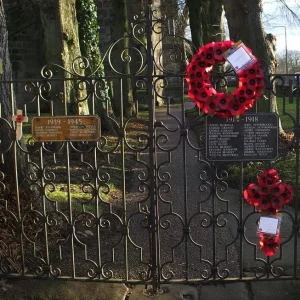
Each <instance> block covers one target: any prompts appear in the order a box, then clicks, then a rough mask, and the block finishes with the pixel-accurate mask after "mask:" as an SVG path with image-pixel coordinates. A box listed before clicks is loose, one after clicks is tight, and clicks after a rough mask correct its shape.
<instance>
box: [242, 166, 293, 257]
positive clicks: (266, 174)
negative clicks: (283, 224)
mask: <svg viewBox="0 0 300 300" xmlns="http://www.w3.org/2000/svg"><path fill="white" fill-rule="evenodd" d="M293 197H294V191H293V188H292V186H290V185H289V184H286V183H283V182H282V181H281V180H280V178H279V175H278V172H277V171H276V170H275V169H270V170H265V171H263V172H262V173H261V174H260V175H259V176H258V177H257V183H250V184H249V185H248V187H247V188H246V189H245V190H244V198H245V200H246V201H247V202H248V203H249V204H251V205H254V206H255V207H257V209H258V212H260V213H263V214H267V215H275V214H276V213H278V212H279V211H280V210H281V209H282V207H283V206H284V205H285V204H287V203H289V202H291V200H292V199H293ZM259 236H260V242H259V244H260V250H261V251H263V252H264V253H265V254H266V256H272V255H274V254H275V253H276V251H277V250H278V247H279V245H280V236H279V234H277V235H273V236H272V235H267V234H263V233H260V234H259Z"/></svg>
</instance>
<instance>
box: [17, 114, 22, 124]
mask: <svg viewBox="0 0 300 300" xmlns="http://www.w3.org/2000/svg"><path fill="white" fill-rule="evenodd" d="M23 121H24V116H22V115H17V117H16V122H17V123H22V122H23Z"/></svg>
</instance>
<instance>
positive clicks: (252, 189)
mask: <svg viewBox="0 0 300 300" xmlns="http://www.w3.org/2000/svg"><path fill="white" fill-rule="evenodd" d="M258 188H259V186H258V185H257V184H256V183H250V184H249V185H248V187H247V189H246V190H244V198H245V199H246V200H247V199H248V198H252V197H254V195H255V194H256V193H257V191H258Z"/></svg>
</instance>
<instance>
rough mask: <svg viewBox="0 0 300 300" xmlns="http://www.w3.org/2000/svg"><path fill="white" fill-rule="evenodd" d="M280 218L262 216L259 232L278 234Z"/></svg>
mask: <svg viewBox="0 0 300 300" xmlns="http://www.w3.org/2000/svg"><path fill="white" fill-rule="evenodd" d="M278 227H279V218H273V217H260V218H259V225H258V232H260V233H266V234H272V235H276V234H277V233H278Z"/></svg>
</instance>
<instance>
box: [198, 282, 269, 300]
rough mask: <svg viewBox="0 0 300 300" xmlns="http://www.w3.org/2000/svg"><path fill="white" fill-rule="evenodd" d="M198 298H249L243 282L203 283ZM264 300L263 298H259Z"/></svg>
mask: <svg viewBox="0 0 300 300" xmlns="http://www.w3.org/2000/svg"><path fill="white" fill-rule="evenodd" d="M199 299H200V300H249V299H250V298H249V291H248V288H247V285H246V284H245V283H243V282H237V283H231V284H226V285H217V286H214V285H204V286H202V288H201V293H200V298H199ZM260 300H265V299H263V298H262V299H260Z"/></svg>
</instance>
